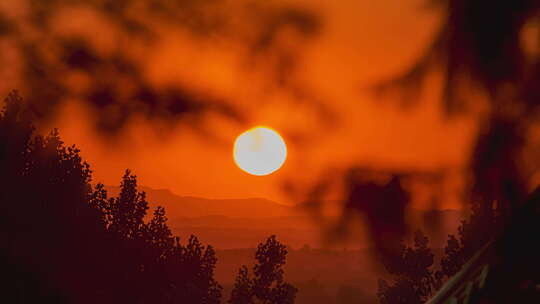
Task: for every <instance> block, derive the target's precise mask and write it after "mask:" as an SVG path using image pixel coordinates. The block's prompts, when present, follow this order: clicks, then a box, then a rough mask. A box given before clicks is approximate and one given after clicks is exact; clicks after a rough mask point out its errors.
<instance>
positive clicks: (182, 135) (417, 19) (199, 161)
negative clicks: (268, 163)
mask: <svg viewBox="0 0 540 304" xmlns="http://www.w3.org/2000/svg"><path fill="white" fill-rule="evenodd" d="M289 1H290V2H291V3H295V4H298V3H300V2H299V1H292V0H289ZM282 2H287V1H282ZM301 2H302V4H305V5H306V6H309V7H313V8H314V9H315V10H316V11H317V12H319V13H320V14H321V16H322V17H323V23H324V25H323V28H322V33H321V35H320V36H319V37H317V38H316V39H315V40H313V41H309V42H306V43H305V44H302V45H301V46H300V48H301V49H300V52H301V58H300V62H299V67H298V69H297V70H296V71H295V72H294V74H293V75H290V77H291V78H292V79H293V80H294V81H295V82H296V83H300V84H302V85H303V86H305V87H308V88H310V90H312V93H313V94H315V95H316V96H317V98H318V99H320V100H321V103H322V104H323V105H324V106H325V107H326V108H327V109H328V111H329V112H330V113H331V114H332V116H333V117H334V118H335V119H333V120H328V121H323V120H321V118H320V117H319V116H318V115H317V112H316V111H315V110H314V108H313V107H312V106H311V105H309V104H306V103H302V102H298V101H297V100H295V97H294V96H291V94H289V92H287V91H284V90H282V89H280V88H276V87H274V86H272V85H271V84H269V81H268V78H269V76H268V75H269V73H270V72H269V69H268V66H267V65H265V61H264V60H261V61H260V62H257V64H253V65H248V64H246V63H245V61H243V60H242V59H243V52H244V51H243V50H242V48H241V46H238V45H235V44H233V43H229V42H228V41H227V40H226V39H219V38H217V39H212V40H205V41H194V40H193V38H191V37H190V36H189V35H187V34H186V33H183V32H181V31H173V30H171V29H167V28H163V29H162V30H161V31H162V38H161V41H160V43H159V45H158V47H156V48H154V49H152V50H151V52H146V53H144V58H141V64H142V65H143V66H144V69H145V71H146V75H147V77H148V79H150V80H151V81H152V82H153V83H155V84H156V85H164V84H174V83H177V82H179V83H180V82H181V83H183V84H189V85H190V86H192V87H195V88H197V89H199V90H201V91H208V92H212V93H215V94H218V95H220V96H225V97H227V98H228V99H229V100H232V101H233V102H234V105H235V106H237V107H238V108H239V109H241V111H242V112H243V113H245V114H246V116H247V117H248V121H247V122H246V123H238V122H233V121H229V120H227V119H224V118H222V117H218V116H213V115H209V116H207V117H205V118H204V123H203V125H204V128H205V130H207V131H208V135H210V136H212V139H209V138H208V136H207V135H206V134H203V133H201V132H199V131H196V130H193V129H192V128H190V127H188V126H186V125H178V126H175V127H173V126H171V125H167V124H163V125H160V126H159V127H158V128H156V123H155V122H154V123H153V125H152V126H150V125H149V122H148V121H145V120H144V119H138V118H135V119H134V120H133V121H132V122H131V124H130V127H129V128H128V129H127V130H126V131H125V132H124V133H123V134H122V135H121V136H120V137H119V138H116V139H114V140H113V141H107V140H103V139H101V138H98V137H96V136H94V135H93V132H92V128H91V125H90V122H89V121H88V120H85V119H81V117H84V116H83V115H84V111H85V109H83V108H82V107H81V106H79V105H77V104H76V103H70V104H69V105H68V107H67V108H66V109H64V114H63V115H61V119H60V121H57V122H56V123H55V126H57V127H59V128H60V131H61V135H62V137H63V138H64V139H65V141H66V142H67V143H69V144H72V143H75V144H77V145H78V146H79V147H80V148H81V150H82V155H83V156H84V158H86V159H87V160H88V162H89V163H90V164H91V165H92V168H93V170H94V180H95V181H101V182H103V183H105V184H118V183H119V181H120V177H121V176H122V174H123V170H124V169H125V168H130V169H132V170H133V171H134V172H135V174H137V175H138V177H139V183H140V184H143V185H146V186H149V187H152V188H168V189H171V190H172V191H173V192H175V193H177V194H179V195H193V196H201V197H208V198H237V197H238V198H244V197H264V198H268V199H271V200H275V201H278V202H282V203H294V202H295V201H294V199H292V198H291V197H290V196H288V195H287V194H285V193H284V192H283V191H282V189H281V185H282V184H283V183H284V182H285V181H292V182H293V183H296V184H297V185H299V186H300V187H303V188H306V189H307V187H309V185H312V184H313V183H314V182H315V181H317V180H318V179H319V177H320V176H321V174H323V173H324V172H325V171H327V170H328V169H329V168H344V167H346V166H350V165H354V164H357V165H366V166H376V167H388V168H396V167H397V168H421V169H425V170H432V169H433V170H435V169H439V168H450V169H453V170H455V171H456V172H458V171H460V170H461V169H462V168H463V167H465V163H466V161H467V156H468V150H469V145H470V142H471V139H472V138H473V136H474V128H473V124H472V123H471V122H468V121H465V120H453V121H448V120H446V119H445V118H444V117H443V114H442V113H441V108H440V103H439V101H438V98H437V81H436V80H433V81H432V83H431V85H430V86H429V89H428V90H427V91H426V93H425V94H424V95H425V96H423V97H422V98H421V100H420V101H419V104H418V106H417V107H414V108H410V109H407V110H405V111H404V110H403V109H400V108H399V107H398V106H396V104H395V103H393V102H392V100H391V99H390V98H388V99H387V100H384V101H383V100H375V98H374V97H373V96H372V95H370V94H369V92H368V91H367V90H366V89H365V88H366V87H367V86H368V85H370V84H373V83H375V82H376V81H378V80H381V79H385V78H387V77H391V76H393V75H395V74H396V73H399V72H401V71H404V70H405V69H406V68H407V67H408V66H409V65H410V64H411V63H412V61H413V60H414V59H415V58H416V57H417V56H419V54H420V53H421V52H422V50H423V49H424V48H425V47H426V45H427V44H428V43H429V41H430V38H431V37H432V36H433V35H434V33H435V31H436V30H437V27H438V16H437V14H436V12H433V11H429V10H427V9H423V8H422V5H423V3H424V2H425V1H419V0H406V1H404V0H399V1H398V0H381V1H359V0H345V1H324V0H302V1H301ZM71 13H72V12H67V13H66V16H68V17H66V18H67V19H66V20H67V21H66V20H62V19H61V18H60V19H59V21H58V22H59V23H61V24H63V25H64V27H63V28H64V30H66V31H70V30H73V31H93V30H95V28H94V26H95V24H94V23H95V22H96V21H95V18H94V17H92V16H88V15H84V14H83V15H82V16H83V17H81V18H71V17H70V16H71V15H70V14H71ZM66 24H67V25H68V26H67V27H66V26H65V25H66ZM105 31H106V30H105ZM288 35H293V36H294V33H285V34H283V37H280V38H281V39H282V41H281V40H280V43H283V44H285V45H286V44H287V43H289V39H290V36H288ZM97 39H99V42H98V45H100V47H101V48H103V49H104V51H106V48H107V43H108V42H107V39H111V38H110V36H107V35H99V37H98V38H97ZM133 48H134V52H137V50H136V48H137V46H133ZM268 60H270V59H268ZM157 124H158V125H159V123H157ZM254 125H268V126H270V127H272V128H274V129H276V130H278V131H279V132H280V133H281V134H282V135H283V137H284V138H285V140H286V141H287V144H288V159H287V162H286V163H285V165H284V167H283V168H282V169H280V170H279V171H277V172H275V173H274V174H272V175H269V176H264V177H258V176H251V175H248V174H246V173H245V172H243V171H241V170H239V169H238V168H237V167H236V166H235V164H234V162H233V160H232V144H233V141H234V139H235V137H236V136H237V135H238V134H240V133H241V132H243V131H244V130H246V129H248V128H250V127H252V126H254ZM448 204H449V206H450V205H452V204H451V203H448Z"/></svg>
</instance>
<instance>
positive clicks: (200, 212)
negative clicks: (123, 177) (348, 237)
mask: <svg viewBox="0 0 540 304" xmlns="http://www.w3.org/2000/svg"><path fill="white" fill-rule="evenodd" d="M105 188H106V189H107V192H109V194H110V195H113V196H116V195H118V193H119V191H120V188H119V187H115V186H106V187H105ZM139 191H144V192H146V195H147V199H148V202H149V204H150V207H151V209H153V208H155V207H157V206H162V207H164V208H165V210H166V212H167V216H168V217H169V219H174V218H184V217H204V216H214V215H218V216H225V217H231V218H269V217H287V216H297V215H299V211H298V210H297V209H296V208H291V207H290V206H286V205H281V204H278V203H276V202H273V201H270V200H267V199H264V198H244V199H207V198H200V197H193V196H179V195H176V194H174V193H172V192H171V191H170V190H167V189H152V188H149V187H144V186H143V187H139Z"/></svg>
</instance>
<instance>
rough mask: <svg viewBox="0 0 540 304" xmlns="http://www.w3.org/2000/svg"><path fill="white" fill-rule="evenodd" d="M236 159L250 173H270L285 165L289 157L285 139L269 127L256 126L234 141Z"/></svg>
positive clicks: (240, 166) (239, 165) (241, 167)
mask: <svg viewBox="0 0 540 304" xmlns="http://www.w3.org/2000/svg"><path fill="white" fill-rule="evenodd" d="M233 156H234V161H235V163H236V164H237V165H238V167H239V168H240V169H242V170H244V171H246V172H247V173H249V174H253V175H259V176H262V175H268V174H271V173H272V172H274V171H276V170H278V169H279V168H281V166H283V163H284V162H285V159H286V158H287V147H286V146H285V141H284V140H283V138H282V137H281V136H280V135H279V133H278V132H276V131H275V130H272V129H271V128H268V127H262V126H259V127H255V128H252V129H249V130H247V131H245V132H244V133H242V134H240V135H239V136H238V137H237V138H236V141H235V142H234V149H233Z"/></svg>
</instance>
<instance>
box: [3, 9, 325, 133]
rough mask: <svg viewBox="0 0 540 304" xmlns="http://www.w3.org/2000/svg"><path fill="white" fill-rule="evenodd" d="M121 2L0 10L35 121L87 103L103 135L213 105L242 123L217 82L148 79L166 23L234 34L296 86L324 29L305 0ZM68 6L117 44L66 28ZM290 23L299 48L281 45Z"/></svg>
mask: <svg viewBox="0 0 540 304" xmlns="http://www.w3.org/2000/svg"><path fill="white" fill-rule="evenodd" d="M121 2H122V3H121V4H119V1H116V0H85V1H81V0H75V1H71V0H52V1H33V0H29V1H27V5H26V6H25V10H26V11H25V13H24V14H21V15H17V16H15V17H10V18H8V17H7V16H9V15H10V14H6V15H4V12H1V11H0V41H2V42H6V44H7V45H9V46H10V47H12V48H13V49H15V50H16V53H17V55H18V56H19V58H18V61H20V69H19V70H20V71H18V72H20V74H21V76H22V77H21V78H22V79H21V81H20V83H19V84H18V85H19V86H20V87H21V89H22V91H23V92H24V94H25V96H26V100H27V102H28V103H29V104H30V106H31V109H32V111H33V112H34V114H35V115H36V119H50V118H54V116H55V114H57V112H58V110H59V108H60V107H61V106H62V104H64V103H66V102H68V101H73V100H79V101H82V102H83V103H84V104H85V105H86V106H88V108H90V109H92V110H93V112H94V113H95V115H93V116H92V118H93V119H94V121H95V126H96V129H97V131H99V133H101V134H102V135H108V134H111V133H112V134H115V133H116V132H117V131H119V130H121V129H122V127H124V126H125V124H126V123H127V122H128V121H129V119H130V118H131V117H133V116H142V117H146V118H148V119H149V120H156V119H159V120H164V121H168V122H179V121H185V120H186V119H187V118H198V117H200V116H201V115H203V114H204V113H207V112H209V111H210V112H213V113H218V114H221V115H223V116H225V117H227V118H232V119H235V120H242V119H244V117H243V115H242V114H241V111H239V109H237V108H235V107H233V106H231V103H229V102H228V101H227V100H225V99H226V98H224V97H223V96H218V94H213V93H211V91H212V90H209V89H208V88H203V89H201V88H194V87H193V86H192V85H190V84H188V83H181V82H179V83H175V84H171V85H165V86H158V85H156V84H155V83H154V82H153V81H151V80H149V79H148V76H147V75H146V71H145V65H144V64H143V63H142V62H144V60H145V57H146V56H147V55H146V54H148V53H152V52H153V51H154V50H155V48H156V47H157V46H159V44H160V43H161V41H162V40H163V38H164V37H163V33H162V29H164V28H167V29H171V30H173V31H176V32H181V33H186V34H187V35H190V40H191V41H193V42H195V43H198V42H212V41H214V39H216V38H220V39H226V40H227V41H229V42H231V43H233V44H235V45H238V46H240V47H241V48H242V49H243V51H244V52H245V54H246V56H245V58H246V60H248V61H249V62H248V63H253V62H259V61H264V62H265V63H266V62H271V63H270V66H269V67H268V68H269V69H270V70H271V73H270V74H271V76H270V77H269V79H272V78H275V79H272V80H271V81H272V82H273V83H275V84H276V85H277V86H280V87H286V89H287V90H289V91H293V88H292V87H291V85H290V84H289V82H290V81H288V79H289V78H290V77H288V75H290V74H291V73H290V72H291V71H292V70H293V69H294V68H295V62H296V61H298V58H299V51H298V49H300V48H299V46H300V45H301V44H302V43H305V42H306V41H307V40H309V39H312V38H313V37H316V36H317V34H318V33H319V32H320V29H321V22H320V20H319V18H318V16H317V15H316V14H315V13H314V12H312V11H309V10H307V9H305V8H303V7H299V6H296V5H285V4H278V3H267V2H265V3H261V2H259V1H250V2H247V3H243V5H242V4H240V3H238V4H235V3H232V4H231V3H229V2H228V1H223V0H212V1H163V0H144V1H121ZM69 10H73V11H72V12H71V13H72V14H73V16H72V17H71V18H79V15H78V14H81V13H82V14H83V15H85V14H90V15H91V16H93V17H92V18H94V17H95V18H94V19H95V20H94V21H93V22H94V23H96V24H95V25H94V26H97V27H105V28H107V29H106V30H104V32H103V33H100V35H104V36H105V37H111V38H112V39H113V41H114V42H113V43H112V45H108V46H106V47H105V48H106V49H107V51H103V45H100V44H99V43H97V42H96V39H94V38H95V37H92V35H88V33H87V32H84V31H83V32H81V31H78V30H77V29H76V27H74V28H75V29H74V28H72V25H71V24H66V25H63V27H62V28H61V29H60V30H59V29H58V24H57V22H58V20H62V16H63V15H62V14H63V13H65V12H66V11H69ZM6 13H7V12H6ZM85 16H88V15H85ZM90 26H92V25H90ZM288 29H293V30H295V32H297V33H298V34H299V36H300V37H301V38H302V39H299V41H297V42H296V45H295V46H293V47H284V46H282V45H281V44H280V43H279V39H278V38H279V37H280V35H281V33H282V32H283V31H284V30H288ZM66 32H67V33H66ZM98 40H99V39H98ZM126 42H127V43H126ZM189 47H191V46H189ZM260 59H263V60H260ZM74 77H75V78H77V79H82V80H83V81H82V82H83V83H84V85H83V86H82V87H83V88H82V89H81V84H80V83H78V84H75V83H74V82H73V81H69V80H70V79H73V78H74ZM126 84H127V85H126ZM289 87H291V88H289ZM294 89H297V88H296V87H295V88H294ZM195 121H196V119H195V120H193V119H189V122H190V125H192V126H194V127H196V126H197V125H196V124H193V122H195Z"/></svg>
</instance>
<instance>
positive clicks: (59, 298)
mask: <svg viewBox="0 0 540 304" xmlns="http://www.w3.org/2000/svg"><path fill="white" fill-rule="evenodd" d="M0 168H1V170H0V185H1V188H0V208H1V210H0V244H2V246H1V247H0V268H1V269H2V271H1V272H0V280H1V283H2V284H0V293H1V294H2V302H4V303H220V302H221V300H222V287H221V286H220V284H219V283H218V282H217V281H216V280H215V279H214V269H215V266H216V263H217V258H216V255H215V252H214V249H213V248H212V246H204V245H203V244H201V243H200V242H199V240H198V239H197V237H195V236H193V235H192V236H190V237H189V238H188V239H187V240H183V241H182V240H181V239H180V238H179V237H177V236H174V235H173V234H172V233H171V230H170V229H169V227H168V226H167V217H166V214H165V209H164V208H162V207H157V208H156V209H155V210H153V211H151V212H152V216H147V213H148V211H149V210H148V209H149V207H148V202H147V201H146V196H145V193H144V192H139V191H138V190H137V180H136V177H135V175H132V174H131V172H130V171H129V170H126V172H125V174H124V176H123V178H122V182H121V191H120V193H119V195H118V196H117V197H109V196H108V195H107V192H106V191H105V189H104V186H103V185H102V184H99V183H98V184H96V185H95V186H92V185H91V170H90V166H89V164H87V163H86V162H84V161H83V160H82V158H81V156H80V155H79V150H78V149H77V148H75V147H74V146H72V147H66V146H65V145H64V144H63V142H62V141H61V139H60V136H59V133H58V131H53V132H51V133H50V134H49V135H48V136H46V137H44V136H41V135H38V134H35V132H34V127H33V125H32V119H31V113H30V111H28V109H27V108H26V106H25V104H24V102H23V101H22V99H21V98H20V97H18V95H17V94H16V93H12V94H10V95H9V96H8V98H7V99H6V100H5V108H4V109H3V111H2V112H1V114H0ZM286 254H287V250H286V249H285V246H284V245H282V244H280V243H279V242H278V241H277V240H276V238H275V237H274V236H272V237H270V238H269V239H268V240H267V241H266V242H265V243H261V244H260V245H259V247H258V249H257V251H256V255H255V258H256V261H257V262H256V263H255V266H254V267H253V274H248V272H247V267H245V266H244V267H242V268H241V269H240V274H239V277H238V279H237V282H238V284H237V286H236V287H235V288H234V290H233V292H232V296H231V299H230V303H254V302H253V301H257V302H260V303H293V302H294V299H295V296H296V292H297V289H296V288H295V287H293V286H292V285H290V284H288V283H285V282H284V280H283V279H284V278H283V275H284V273H283V270H282V266H283V265H284V264H285V256H286Z"/></svg>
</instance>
